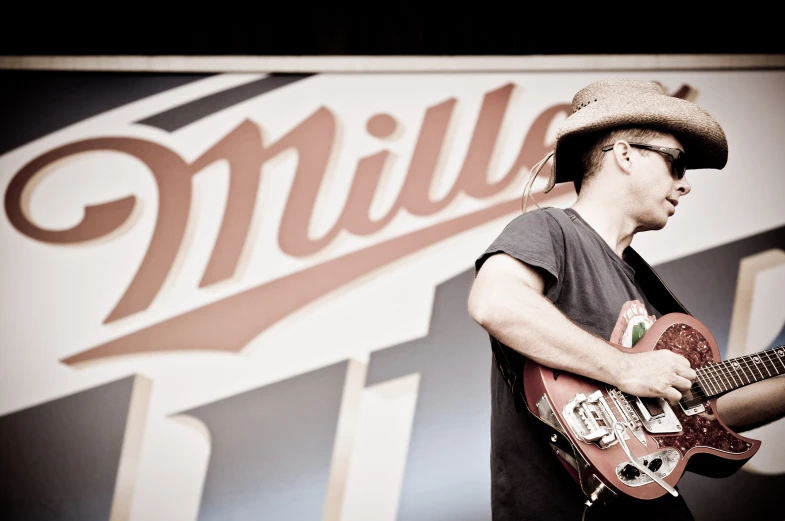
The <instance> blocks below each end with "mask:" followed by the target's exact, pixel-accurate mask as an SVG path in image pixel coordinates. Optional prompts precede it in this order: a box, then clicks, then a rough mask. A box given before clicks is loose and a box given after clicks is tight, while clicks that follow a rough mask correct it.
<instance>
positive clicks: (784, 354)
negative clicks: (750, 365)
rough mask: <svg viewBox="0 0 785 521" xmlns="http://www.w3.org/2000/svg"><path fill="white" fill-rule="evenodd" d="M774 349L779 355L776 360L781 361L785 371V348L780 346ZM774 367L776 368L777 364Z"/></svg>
mask: <svg viewBox="0 0 785 521" xmlns="http://www.w3.org/2000/svg"><path fill="white" fill-rule="evenodd" d="M772 351H773V352H774V354H775V355H776V356H777V358H776V360H777V361H778V362H779V363H780V366H781V367H782V370H783V371H785V360H784V359H785V349H783V348H782V347H778V348H776V349H772ZM774 368H775V369H776V366H774ZM777 374H780V372H779V370H777Z"/></svg>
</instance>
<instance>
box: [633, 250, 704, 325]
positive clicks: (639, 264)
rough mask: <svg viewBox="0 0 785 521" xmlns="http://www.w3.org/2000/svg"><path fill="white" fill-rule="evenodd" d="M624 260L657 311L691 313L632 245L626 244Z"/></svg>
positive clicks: (662, 312)
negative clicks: (632, 270)
mask: <svg viewBox="0 0 785 521" xmlns="http://www.w3.org/2000/svg"><path fill="white" fill-rule="evenodd" d="M624 260H625V261H626V262H627V264H629V265H630V267H632V269H634V270H635V278H636V279H638V283H639V284H640V286H641V289H642V290H643V293H645V294H646V298H647V299H649V302H650V303H651V305H652V306H654V307H655V309H657V311H659V312H660V313H661V314H663V315H666V314H668V313H685V314H687V315H691V314H692V313H690V312H689V311H687V308H685V307H684V304H682V303H681V302H680V301H679V299H677V298H676V296H675V295H674V294H673V292H671V290H670V289H668V287H667V286H666V285H665V283H664V282H663V281H662V279H661V278H660V276H659V275H657V272H656V271H654V268H652V267H651V266H649V263H647V262H646V261H645V260H644V259H643V257H641V256H640V254H638V252H636V251H635V250H634V249H632V246H628V247H627V249H626V250H625V251H624Z"/></svg>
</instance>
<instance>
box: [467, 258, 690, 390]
mask: <svg viewBox="0 0 785 521" xmlns="http://www.w3.org/2000/svg"><path fill="white" fill-rule="evenodd" d="M543 290H544V280H543V277H542V275H541V274H540V272H539V271H538V270H536V269H535V268H532V267H531V266H528V265H526V264H524V263H522V262H520V261H518V260H517V259H514V258H513V257H510V256H509V255H506V254H502V253H499V254H496V255H493V256H491V257H490V258H488V259H487V260H486V261H485V263H484V264H483V266H482V268H481V269H480V271H479V273H478V274H477V277H476V278H475V281H474V284H473V286H472V289H471V292H470V294H469V302H468V304H469V314H470V315H471V317H472V319H474V320H475V321H476V322H477V323H478V324H480V326H482V327H483V328H484V329H485V330H486V331H488V332H489V333H490V334H491V335H493V336H494V337H495V338H497V339H498V340H499V341H501V342H503V343H504V344H505V345H507V346H509V347H510V348H512V349H515V350H516V351H519V352H520V353H522V354H524V355H525V356H526V357H528V358H530V359H532V360H534V361H535V362H538V363H539V364H541V365H544V366H546V367H551V368H553V369H561V370H564V371H569V372H571V373H575V374H580V375H583V376H585V377H588V378H593V379H596V380H599V381H602V382H606V383H608V384H611V385H614V386H616V387H618V388H619V389H620V390H622V391H624V392H626V393H629V394H633V395H636V396H653V397H663V398H665V399H667V400H668V401H670V402H671V403H676V402H678V400H680V399H681V393H682V392H685V391H687V390H688V389H689V388H690V387H691V385H692V381H693V380H694V379H695V378H696V374H695V371H694V370H692V369H691V368H690V364H689V361H688V360H687V359H686V358H684V357H682V356H679V355H677V354H675V353H672V352H670V351H668V350H657V351H650V352H645V353H637V354H631V353H623V352H621V351H620V350H618V349H617V348H615V347H613V346H611V345H610V344H609V343H607V342H605V341H604V340H602V339H600V338H599V337H596V336H594V335H592V334H590V333H588V332H586V331H584V330H583V329H581V328H580V327H578V326H577V325H576V324H574V323H573V322H572V321H571V320H569V319H568V318H567V317H566V316H565V315H564V314H562V313H561V311H559V310H558V309H557V308H556V307H555V306H554V305H553V303H551V302H550V301H549V300H548V299H547V298H545V297H544V296H543Z"/></svg>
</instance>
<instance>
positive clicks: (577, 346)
mask: <svg viewBox="0 0 785 521" xmlns="http://www.w3.org/2000/svg"><path fill="white" fill-rule="evenodd" d="M572 108H573V113H572V114H571V115H570V116H569V117H568V118H567V119H566V120H565V122H564V123H563V124H562V126H561V127H560V129H559V131H558V132H557V139H556V144H555V147H554V152H553V166H552V173H551V175H552V177H551V179H550V181H549V185H548V189H549V188H550V187H552V186H553V184H554V182H569V181H572V182H574V183H575V186H576V190H577V191H578V199H577V201H576V202H575V204H574V205H573V206H572V207H571V208H566V209H558V208H542V209H536V210H533V211H529V212H526V213H524V214H522V215H520V216H518V217H516V218H515V219H514V220H513V221H512V222H510V223H509V224H508V225H507V227H506V228H505V229H504V231H503V232H502V233H501V235H500V236H499V237H498V238H497V239H496V240H495V241H494V242H493V243H492V244H491V246H490V247H489V248H488V249H487V250H486V252H485V253H484V254H483V255H482V256H481V257H480V258H478V259H477V261H476V269H477V272H476V278H475V281H474V284H473V287H472V290H471V293H470V295H469V301H468V305H469V313H470V315H471V316H472V318H473V319H474V320H475V321H476V322H478V323H479V324H480V325H481V326H482V327H483V328H485V329H486V330H487V331H488V333H489V334H490V337H491V345H492V350H493V356H494V359H495V367H494V370H493V371H492V381H491V385H492V416H491V447H492V448H491V473H492V476H491V478H492V485H491V486H492V497H491V503H492V512H493V519H494V521H502V520H513V519H514V520H520V519H547V520H554V519H571V520H577V519H581V518H582V516H585V518H587V519H588V518H591V519H614V518H616V517H618V518H622V516H623V517H624V519H635V520H636V521H639V520H641V519H692V515H691V513H690V512H689V509H688V508H687V505H686V503H685V502H684V500H683V499H682V497H681V495H679V496H678V497H674V496H672V495H670V494H664V495H663V496H662V497H660V498H658V499H655V500H646V501H643V500H634V499H630V498H628V497H626V496H621V497H618V498H616V499H615V500H614V501H612V502H611V503H610V505H609V506H604V505H600V504H597V505H596V506H592V507H591V508H587V507H586V506H585V505H584V503H585V501H586V499H587V498H586V497H585V495H584V493H583V492H582V491H581V489H580V487H579V486H578V485H577V484H576V483H575V481H574V480H573V478H572V477H571V476H570V475H569V474H568V473H567V471H566V470H565V469H564V467H563V466H562V464H561V463H560V462H559V461H558V459H557V456H555V454H554V451H553V450H552V448H551V447H550V446H549V444H548V441H547V439H546V438H545V437H544V436H543V435H542V433H541V431H540V430H538V429H539V428H540V427H539V426H538V424H537V421H538V420H534V419H533V417H532V415H531V414H530V413H529V411H528V409H527V407H526V404H525V403H524V398H523V394H522V382H521V378H522V367H523V364H524V362H525V360H526V359H527V358H528V359H531V360H533V361H535V362H537V363H539V364H541V365H543V366H546V367H550V368H553V369H557V370H562V371H568V372H571V373H575V374H578V375H583V376H585V377H588V378H592V379H596V380H599V381H602V382H606V383H607V384H610V385H612V386H615V387H617V388H618V389H620V390H621V391H623V392H625V393H628V394H630V395H634V396H641V397H661V398H665V399H666V400H668V402H670V403H672V404H676V403H677V402H678V401H679V400H680V399H681V397H682V393H684V392H686V391H688V390H689V389H690V387H691V385H692V382H693V381H694V380H695V378H696V372H695V370H694V369H693V368H691V367H690V363H689V361H688V360H687V359H686V358H684V357H682V356H679V355H677V354H675V353H673V352H671V351H668V350H656V351H653V350H652V351H646V352H642V353H637V354H634V353H625V352H623V351H621V350H619V349H617V348H616V347H613V346H611V345H610V344H609V343H608V341H610V342H613V343H615V344H619V345H624V346H626V347H631V346H632V345H634V342H635V341H636V340H637V339H638V338H640V336H641V335H642V334H644V333H645V330H646V329H647V328H648V327H649V326H651V324H652V323H653V322H654V321H655V320H656V318H658V317H660V316H661V315H662V314H664V313H666V312H670V310H660V309H655V307H654V306H652V304H651V303H650V300H651V299H652V297H651V294H644V291H643V289H642V288H641V284H640V280H639V279H640V277H639V276H636V275H640V273H637V274H636V271H635V270H634V269H633V268H632V267H631V266H630V264H629V263H628V261H630V260H632V259H633V258H637V254H635V252H634V251H633V250H632V249H631V248H629V247H630V244H631V242H632V239H633V236H634V235H635V234H636V233H638V232H642V231H647V230H658V229H661V228H663V227H664V226H665V224H666V223H667V221H668V218H669V217H670V216H672V215H673V214H674V213H675V211H676V207H677V205H678V204H679V202H680V200H681V198H682V197H683V196H685V195H687V194H689V193H690V185H689V183H688V181H687V179H686V177H685V176H684V174H685V169H686V168H714V169H721V168H723V167H724V166H725V164H726V161H727V153H728V148H727V141H726V138H725V134H724V132H723V130H722V128H721V127H720V125H719V124H718V123H717V122H716V121H715V119H714V118H713V117H712V116H711V115H710V114H709V113H707V112H706V111H705V110H703V109H702V108H700V107H699V106H697V105H695V104H694V103H691V102H689V101H686V100H681V99H677V98H673V97H670V96H668V95H667V94H666V93H665V92H664V90H663V89H662V88H661V87H660V86H659V85H658V84H656V83H650V82H643V81H635V80H606V81H599V82H596V83H593V84H591V85H589V86H587V87H585V88H584V89H582V90H581V91H579V92H578V93H577V94H576V95H575V97H574V99H573V103H572ZM536 173H537V172H536V171H535V170H534V169H533V175H536ZM546 191H547V189H546ZM644 264H645V263H644ZM646 267H648V265H646ZM647 291H649V290H647ZM671 300H672V301H674V302H676V303H678V301H676V300H675V298H672V299H671ZM658 302H659V300H658ZM762 395H768V397H769V399H767V400H765V401H764V400H756V399H755V398H756V397H760V396H762ZM772 396H773V397H774V398H775V399H774V400H772V399H771V397H772ZM772 403H775V404H776V405H775V406H774V408H772V405H771V404H772ZM759 404H760V405H759ZM717 413H718V415H719V416H720V417H721V418H722V419H723V421H724V422H725V423H726V424H727V425H728V426H729V427H730V428H732V429H734V431H736V432H742V431H744V430H747V429H749V428H753V427H757V426H760V425H762V424H765V423H767V422H769V421H772V420H774V419H777V418H779V417H782V416H783V415H785V379H783V378H772V379H768V380H764V381H761V382H759V383H756V384H753V385H749V386H746V387H742V388H740V389H738V390H736V391H733V392H730V393H728V394H725V395H724V396H722V397H721V398H720V399H719V401H718V404H717Z"/></svg>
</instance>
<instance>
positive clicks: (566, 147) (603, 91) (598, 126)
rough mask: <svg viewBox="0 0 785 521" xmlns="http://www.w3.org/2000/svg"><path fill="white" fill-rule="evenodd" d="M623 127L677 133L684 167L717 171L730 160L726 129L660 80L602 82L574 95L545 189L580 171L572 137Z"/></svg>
mask: <svg viewBox="0 0 785 521" xmlns="http://www.w3.org/2000/svg"><path fill="white" fill-rule="evenodd" d="M624 126H645V127H654V128H657V129H660V130H663V131H665V132H668V133H671V134H673V135H674V136H676V137H677V138H678V139H679V141H681V143H682V145H683V146H684V151H685V152H686V157H687V168H690V169H694V168H716V169H718V170H719V169H722V168H723V167H724V166H725V164H726V163H727V161H728V142H727V139H726V138H725V132H723V130H722V127H720V125H719V123H717V121H716V120H715V119H714V118H713V117H712V115H711V114H709V113H708V112H707V111H706V110H704V109H703V108H701V107H699V106H698V105H696V104H695V103H692V102H691V101H687V100H683V99H679V98H674V97H672V96H669V95H668V94H667V93H666V92H665V89H663V88H662V86H661V85H659V84H658V83H654V82H650V81H641V80H625V79H610V80H601V81H597V82H595V83H592V84H590V85H588V86H586V87H584V88H583V89H581V90H580V91H578V93H577V94H575V97H574V98H573V99H572V114H571V115H570V116H569V117H568V118H567V119H566V120H564V122H563V123H562V125H561V126H560V127H559V129H558V131H557V133H556V144H555V146H554V151H553V165H552V167H551V168H552V177H551V179H550V182H549V183H548V184H549V188H550V187H552V186H553V184H554V183H562V182H565V181H573V180H574V179H575V178H576V177H578V176H582V175H583V168H582V167H581V161H580V157H579V155H578V154H577V153H576V152H575V150H574V148H575V147H574V145H575V144H576V142H578V141H580V140H579V139H576V138H578V137H580V136H586V135H588V134H591V133H594V132H597V131H604V130H610V129H613V128H617V127H624ZM546 191H547V190H546Z"/></svg>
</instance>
